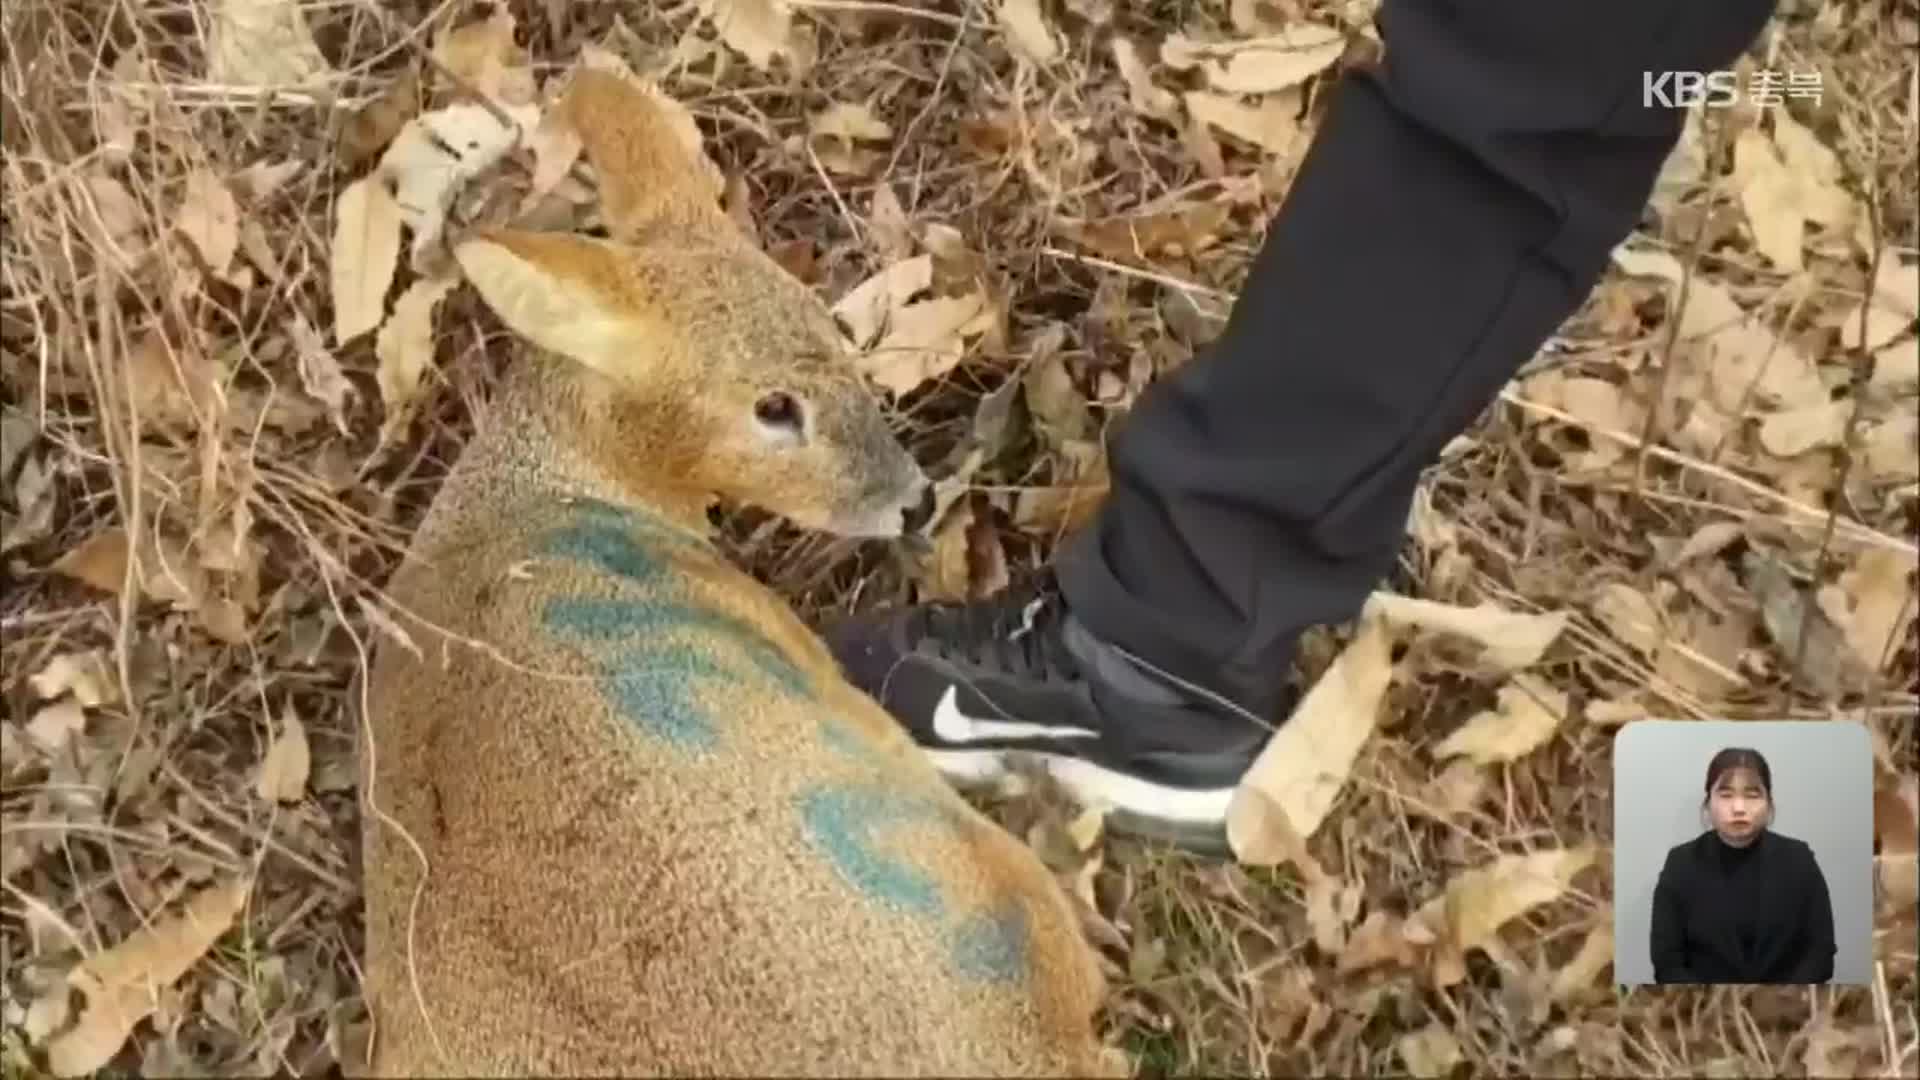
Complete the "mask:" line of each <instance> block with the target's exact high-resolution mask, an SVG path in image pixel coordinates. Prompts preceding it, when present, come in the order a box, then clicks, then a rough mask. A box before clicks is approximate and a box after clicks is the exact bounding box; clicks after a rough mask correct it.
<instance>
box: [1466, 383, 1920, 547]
mask: <svg viewBox="0 0 1920 1080" xmlns="http://www.w3.org/2000/svg"><path fill="white" fill-rule="evenodd" d="M1500 399H1501V400H1502V401H1505V402H1508V403H1509V404H1513V405H1518V406H1519V407H1520V408H1523V409H1526V410H1528V411H1530V412H1536V413H1539V414H1540V415H1542V416H1547V417H1551V418H1553V419H1555V420H1558V421H1560V422H1561V423H1563V424H1573V425H1576V426H1578V427H1581V428H1584V429H1586V430H1587V431H1588V432H1590V433H1592V434H1595V435H1599V436H1601V437H1603V438H1606V439H1610V440H1612V441H1614V442H1617V443H1620V444H1622V445H1624V446H1627V447H1637V446H1638V444H1639V441H1640V440H1638V439H1637V438H1635V437H1634V436H1632V435H1628V434H1626V433H1625V432H1621V431H1614V430H1613V429H1611V428H1603V427H1600V426H1598V425H1596V424H1591V423H1588V422H1587V421H1585V420H1582V419H1580V418H1579V417H1577V416H1575V415H1573V414H1572V413H1568V412H1562V411H1561V410H1559V409H1556V408H1554V407H1553V406H1551V405H1542V404H1540V403H1539V402H1537V401H1529V400H1527V399H1526V398H1523V397H1521V396H1520V395H1518V394H1516V393H1514V392H1513V391H1512V390H1511V389H1507V390H1502V391H1500ZM1647 453H1648V454H1649V455H1651V456H1653V457H1657V458H1659V459H1660V460H1662V461H1665V462H1667V463H1668V464H1671V465H1678V466H1680V467H1681V468H1684V469H1691V470H1693V471H1695V472H1699V473H1705V474H1706V475H1708V476H1711V477H1713V478H1714V479H1716V480H1722V481H1725V482H1726V483H1729V484H1732V485H1733V486H1735V487H1737V488H1739V489H1740V490H1742V491H1744V492H1746V493H1747V494H1749V495H1752V496H1754V497H1756V498H1760V499H1765V500H1766V501H1768V502H1771V503H1773V504H1774V505H1775V506H1778V507H1780V508H1782V509H1784V510H1790V511H1792V512H1794V513H1796V514H1799V515H1800V516H1802V517H1806V518H1811V519H1813V520H1815V521H1825V520H1827V518H1828V517H1829V515H1830V514H1831V511H1822V510H1817V509H1815V508H1813V507H1811V506H1808V505H1807V504H1806V503H1803V502H1801V501H1799V500H1798V499H1793V498H1790V497H1788V496H1786V495H1782V494H1781V493H1780V492H1777V491H1775V490H1773V489H1772V488H1770V487H1767V486H1766V485H1765V484H1757V483H1754V482H1753V481H1752V480H1749V479H1747V478H1746V477H1744V476H1741V475H1739V474H1737V473H1733V472H1729V471H1728V470H1726V469H1724V468H1722V467H1720V466H1718V465H1714V464H1711V463H1709V462H1705V461H1701V460H1700V459H1698V458H1694V457H1688V456H1687V455H1685V454H1681V453H1676V452H1675V451H1672V450H1669V449H1667V448H1666V447H1664V446H1649V447H1647ZM1833 516H1834V519H1835V522H1836V525H1839V526H1844V527H1845V531H1846V532H1847V533H1848V534H1849V535H1850V537H1851V538H1852V539H1853V540H1854V541H1855V542H1857V543H1862V544H1867V545H1869V546H1873V547H1882V548H1886V549H1887V550H1889V551H1898V552H1900V553H1901V554H1903V555H1920V546H1916V545H1914V544H1913V543H1911V542H1909V541H1906V540H1902V539H1900V538H1899V537H1897V536H1892V535H1889V534H1887V533H1883V532H1881V531H1880V530H1878V529H1874V528H1871V527H1869V526H1866V525H1862V524H1860V523H1859V522H1857V521H1848V520H1846V519H1844V518H1839V517H1838V516H1837V515H1833Z"/></svg>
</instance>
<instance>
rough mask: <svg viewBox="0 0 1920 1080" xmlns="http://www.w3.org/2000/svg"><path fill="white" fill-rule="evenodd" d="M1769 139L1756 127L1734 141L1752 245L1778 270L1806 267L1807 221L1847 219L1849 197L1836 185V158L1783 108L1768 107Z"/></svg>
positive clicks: (1736, 177)
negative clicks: (1770, 137)
mask: <svg viewBox="0 0 1920 1080" xmlns="http://www.w3.org/2000/svg"><path fill="white" fill-rule="evenodd" d="M1772 116H1773V125H1774V137H1773V139H1772V140H1769V139H1768V138H1767V136H1766V135H1765V134H1764V133H1763V132H1761V130H1760V129H1759V128H1758V127H1750V128H1748V129H1747V130H1745V131H1743V132H1741V133H1740V135H1739V137H1738V138H1737V139H1736V140H1735V141H1734V145H1733V183H1734V186H1735V188H1736V190H1737V191H1738V192H1739V195H1740V204H1741V207H1742V209H1744V210H1745V211H1746V215H1747V223H1748V224H1749V225H1750V226H1752V228H1753V242H1754V247H1755V248H1756V249H1758V250H1759V252H1760V253H1761V254H1762V255H1764V256H1766V258H1767V261H1769V262H1771V263H1773V264H1774V265H1775V266H1777V267H1779V268H1780V269H1782V270H1789V271H1797V270H1801V269H1803V268H1804V267H1805V257H1804V253H1803V248H1804V246H1805V240H1806V226H1807V223H1808V222H1813V223H1816V224H1820V225H1824V226H1828V227H1831V228H1840V227H1844V226H1845V225H1847V224H1848V223H1850V221H1851V220H1852V214H1853V209H1854V201H1853V198H1852V197H1851V196H1850V195H1848V194H1847V193H1846V191H1845V190H1844V189H1842V188H1841V187H1840V186H1839V183H1838V179H1839V162H1838V160H1837V159H1834V158H1833V157H1832V152H1831V151H1829V150H1827V149H1826V148H1825V147H1823V146H1821V145H1820V144H1819V142H1818V141H1817V140H1815V139H1814V137H1813V133H1812V132H1810V131H1808V130H1807V129H1806V128H1804V127H1802V126H1801V125H1800V124H1799V123H1798V122H1797V121H1795V120H1794V119H1793V117H1792V116H1791V115H1790V114H1789V113H1788V112H1787V111H1786V110H1785V109H1774V110H1772Z"/></svg>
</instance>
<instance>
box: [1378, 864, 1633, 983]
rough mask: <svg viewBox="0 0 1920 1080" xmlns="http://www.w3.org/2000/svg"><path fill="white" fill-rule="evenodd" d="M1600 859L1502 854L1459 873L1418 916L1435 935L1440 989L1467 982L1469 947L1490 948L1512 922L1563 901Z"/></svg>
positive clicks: (1434, 958)
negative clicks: (1555, 902) (1489, 944)
mask: <svg viewBox="0 0 1920 1080" xmlns="http://www.w3.org/2000/svg"><path fill="white" fill-rule="evenodd" d="M1595 857H1596V852H1595V851H1594V850H1593V849H1592V848H1585V847H1581V848H1568V849H1553V850H1546V851H1536V852H1532V853H1530V854H1525V855H1502V856H1500V857H1498V858H1496V859H1494V860H1493V861H1492V862H1489V863H1487V864H1485V865H1482V866H1479V867H1475V868H1474V869H1472V870H1468V871H1466V872H1465V873H1461V874H1457V875H1455V876H1454V878H1453V879H1452V880H1451V881H1449V882H1448V883H1447V887H1446V889H1445V891H1443V892H1442V893H1441V894H1440V895H1438V896H1436V897H1434V898H1433V899H1432V900H1429V901H1428V902H1427V903H1426V904H1425V905H1423V906H1422V907H1421V908H1420V910H1419V911H1418V912H1416V913H1415V914H1414V916H1413V920H1414V921H1417V922H1419V923H1420V924H1422V925H1423V926H1425V927H1426V928H1427V929H1429V930H1431V931H1432V932H1433V933H1434V934H1435V936H1436V941H1435V949H1434V956H1433V964H1434V966H1433V979H1434V983H1435V985H1436V986H1439V987H1442V988H1444V987H1448V986H1452V985H1454V984H1456V983H1458V982H1459V981H1460V980H1461V979H1463V978H1465V977H1466V954H1467V951H1468V950H1469V949H1475V948H1480V947H1483V946H1485V945H1487V944H1488V943H1489V942H1492V941H1494V940H1495V938H1496V936H1497V935H1498V934H1499V932H1500V928H1501V927H1503V926H1505V925H1506V924H1507V923H1508V922H1511V921H1512V920H1514V919H1517V918H1519V917H1520V916H1522V915H1525V914H1527V913H1528V912H1530V911H1532V910H1533V909H1535V908H1537V907H1541V906H1544V905H1546V904H1551V903H1553V902H1554V901H1556V900H1559V899H1560V898H1561V897H1562V896H1563V895H1565V894H1566V891H1567V889H1568V888H1569V887H1571V885H1572V883H1573V879H1574V877H1575V876H1576V875H1578V874H1579V873H1580V871H1582V870H1584V869H1586V868H1587V867H1589V866H1591V865H1593V863H1594V860H1595Z"/></svg>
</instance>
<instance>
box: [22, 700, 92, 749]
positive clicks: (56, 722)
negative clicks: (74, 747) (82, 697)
mask: <svg viewBox="0 0 1920 1080" xmlns="http://www.w3.org/2000/svg"><path fill="white" fill-rule="evenodd" d="M86 729H87V710H86V709H85V708H84V707H83V706H81V704H80V703H79V702H78V701H73V700H67V701H61V702H57V703H55V704H52V705H48V706H46V707H45V708H43V709H41V710H40V711H38V712H36V713H34V714H33V719H31V720H29V721H27V727H26V732H27V738H28V740H30V741H31V742H32V743H33V744H34V745H35V746H38V747H39V748H40V751H41V752H42V753H44V754H47V755H48V756H52V755H54V754H58V753H60V752H61V751H62V750H65V749H66V748H67V744H68V743H69V742H71V741H72V740H73V737H74V736H76V735H79V734H80V733H82V732H84V731H85V730H86Z"/></svg>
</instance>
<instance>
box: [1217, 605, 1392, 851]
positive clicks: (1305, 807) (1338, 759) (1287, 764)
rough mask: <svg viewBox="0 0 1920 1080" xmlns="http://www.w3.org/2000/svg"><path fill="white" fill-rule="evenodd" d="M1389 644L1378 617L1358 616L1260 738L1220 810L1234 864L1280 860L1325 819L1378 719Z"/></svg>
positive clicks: (1386, 678) (1387, 671)
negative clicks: (1346, 638) (1262, 742)
mask: <svg viewBox="0 0 1920 1080" xmlns="http://www.w3.org/2000/svg"><path fill="white" fill-rule="evenodd" d="M1392 647H1393V638H1392V634H1391V632H1390V631H1389V630H1388V628H1387V624H1386V622H1385V620H1384V619H1381V618H1379V617H1377V616H1376V617H1363V618H1362V621H1361V625H1360V629H1359V632H1358V633H1357V634H1356V635H1355V637H1354V639H1353V642H1352V644H1350V645H1348V646H1347V647H1346V649H1344V650H1343V651H1342V652H1341V653H1340V655H1339V657H1337V658H1336V659H1335V660H1334V662H1333V664H1332V666H1331V667H1329V668H1328V669H1327V672H1326V674H1324V675H1322V676H1321V677H1320V679H1319V681H1318V682H1316V683H1314V685H1313V687H1312V688H1311V689H1309V690H1308V691H1307V693H1306V696H1305V697H1304V698H1302V699H1301V701H1300V705H1299V707H1298V708H1296V709H1295V710H1294V712H1293V715H1292V716H1291V717H1290V718H1288V720H1287V722H1286V723H1284V724H1282V725H1281V726H1280V729H1279V730H1278V731H1276V732H1274V734H1273V737H1272V738H1271V739H1269V740H1268V742H1267V745H1266V747H1265V748H1264V749H1263V750H1261V752H1260V756H1259V757H1258V758H1257V759H1255V761H1254V763H1253V766H1252V767H1251V768H1250V769H1248V770H1247V775H1246V777H1245V779H1243V780H1242V781H1241V782H1240V787H1239V789H1238V790H1236V791H1235V792H1234V794H1233V800H1232V802H1231V803H1230V804H1229V805H1228V809H1227V841H1228V843H1229V844H1230V845H1231V846H1232V848H1233V853H1234V856H1235V857H1236V858H1237V859H1239V860H1240V861H1241V862H1243V863H1247V864H1250V865H1272V864H1275V863H1278V862H1281V861H1284V860H1286V859H1288V858H1289V857H1291V850H1292V848H1293V847H1294V845H1293V844H1291V843H1289V842H1288V840H1287V838H1288V837H1289V836H1298V837H1302V838H1311V837H1312V836H1313V834H1314V831H1315V830H1317V829H1318V828H1319V827H1320V823H1321V822H1323V821H1324V820H1326V816H1327V813H1328V811H1330V810H1331V809H1332V808H1333V803H1334V800H1335V799H1337V798H1338V797H1339V794H1340V790H1341V788H1342V787H1343V786H1345V784H1346V780H1347V776H1348V774H1349V773H1350V772H1351V771H1352V769H1353V762H1354V758H1355V757H1356V756H1358V754H1359V752H1360V747H1361V746H1362V745H1364V744H1365V742H1366V740H1367V737H1368V736H1369V735H1371V734H1372V733H1373V729H1374V726H1375V725H1376V724H1377V723H1378V722H1379V718H1380V706H1381V702H1382V700H1383V699H1384V698H1385V696H1386V692H1387V686H1388V685H1389V684H1390V683H1391V681H1392V678H1393V661H1392V656H1393V648H1392Z"/></svg>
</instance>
